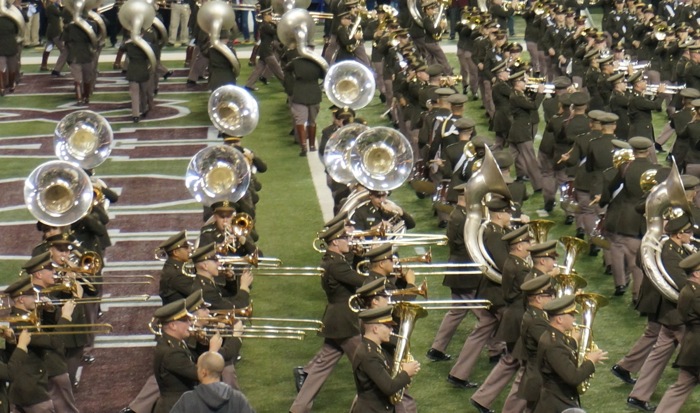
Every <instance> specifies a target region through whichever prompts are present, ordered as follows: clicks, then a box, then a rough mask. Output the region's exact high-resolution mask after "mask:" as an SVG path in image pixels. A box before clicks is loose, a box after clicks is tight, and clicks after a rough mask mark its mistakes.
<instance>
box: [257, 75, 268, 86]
mask: <svg viewBox="0 0 700 413" xmlns="http://www.w3.org/2000/svg"><path fill="white" fill-rule="evenodd" d="M258 80H259V81H260V82H261V83H262V84H263V85H269V84H270V82H268V81H267V78H266V77H263V76H260V77H259V78H258Z"/></svg>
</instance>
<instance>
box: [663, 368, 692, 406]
mask: <svg viewBox="0 0 700 413" xmlns="http://www.w3.org/2000/svg"><path fill="white" fill-rule="evenodd" d="M698 372H700V370H699V369H698V368H695V371H690V370H686V369H685V368H683V367H681V368H680V370H679V371H678V379H677V380H676V382H675V383H673V385H671V387H669V388H668V390H666V393H664V397H662V398H661V403H659V405H658V406H657V407H656V411H658V412H663V413H676V412H678V411H680V410H681V407H683V404H685V401H686V400H688V396H690V393H692V392H693V388H695V386H697V385H698V383H700V374H699V373H698Z"/></svg>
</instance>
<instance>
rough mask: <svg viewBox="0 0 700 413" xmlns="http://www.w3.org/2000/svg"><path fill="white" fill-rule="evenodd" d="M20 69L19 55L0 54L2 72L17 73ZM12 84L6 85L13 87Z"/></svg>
mask: <svg viewBox="0 0 700 413" xmlns="http://www.w3.org/2000/svg"><path fill="white" fill-rule="evenodd" d="M18 70H19V57H18V56H17V55H14V56H0V74H5V73H16V72H17V71H18ZM11 86H12V85H5V87H11Z"/></svg>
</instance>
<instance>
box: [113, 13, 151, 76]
mask: <svg viewBox="0 0 700 413" xmlns="http://www.w3.org/2000/svg"><path fill="white" fill-rule="evenodd" d="M155 18H156V11H155V9H154V8H153V6H151V5H150V4H148V3H146V2H145V1H144V0H129V1H127V2H126V3H124V4H123V5H122V6H121V7H120V8H119V22H120V23H121V24H122V26H124V28H125V29H127V30H128V31H129V32H130V33H131V41H132V42H133V43H134V44H135V45H136V46H137V47H138V48H139V49H141V51H142V52H143V53H144V54H145V55H146V57H147V58H148V70H149V71H150V72H151V73H153V72H155V70H156V67H157V61H156V55H155V53H154V52H153V48H152V47H151V46H150V45H149V44H148V43H147V42H146V41H145V40H144V39H143V37H142V33H143V32H144V31H146V30H148V28H150V27H151V26H152V25H153V20H154V19H155Z"/></svg>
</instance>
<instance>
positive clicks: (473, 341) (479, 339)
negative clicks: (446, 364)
mask: <svg viewBox="0 0 700 413" xmlns="http://www.w3.org/2000/svg"><path fill="white" fill-rule="evenodd" d="M501 310H502V309H501ZM473 311H474V315H476V318H477V320H478V321H477V322H476V326H475V327H474V329H473V330H472V332H471V334H469V337H467V340H466V341H465V342H464V346H463V347H462V351H460V353H459V357H457V361H456V362H455V365H454V366H452V370H450V375H452V376H453V377H456V378H458V379H461V380H469V375H470V374H471V372H472V370H473V369H474V366H475V365H476V362H477V360H478V359H479V354H481V349H482V348H484V346H485V345H486V343H487V342H488V341H489V339H491V338H492V337H493V335H494V334H495V333H496V330H497V329H498V323H499V322H500V320H501V314H502V311H499V312H498V313H497V314H496V315H494V314H493V313H492V312H490V311H487V310H473ZM503 347H505V344H503Z"/></svg>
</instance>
